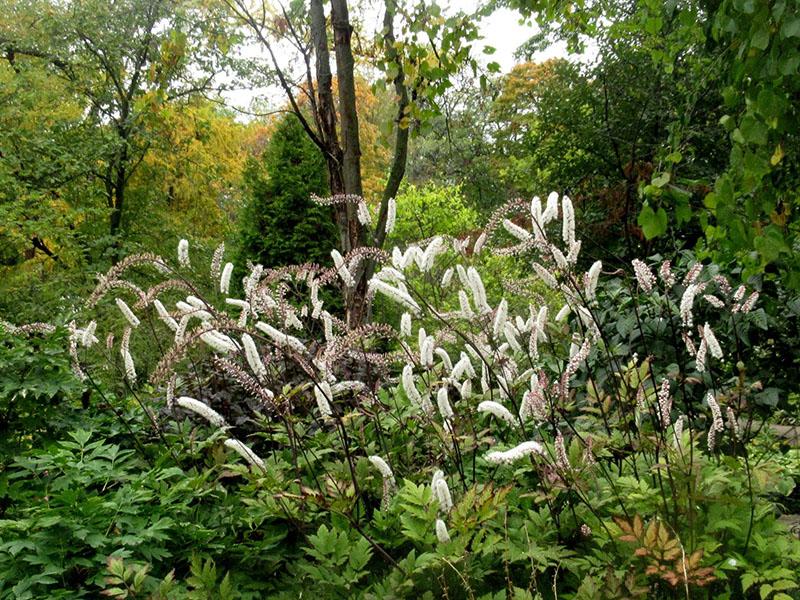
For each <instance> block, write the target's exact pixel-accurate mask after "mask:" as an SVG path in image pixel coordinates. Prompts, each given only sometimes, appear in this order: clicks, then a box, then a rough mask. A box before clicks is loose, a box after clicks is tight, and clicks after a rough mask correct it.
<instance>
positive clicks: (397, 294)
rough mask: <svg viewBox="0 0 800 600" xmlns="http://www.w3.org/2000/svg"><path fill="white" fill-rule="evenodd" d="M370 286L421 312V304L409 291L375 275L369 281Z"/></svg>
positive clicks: (415, 311)
mask: <svg viewBox="0 0 800 600" xmlns="http://www.w3.org/2000/svg"><path fill="white" fill-rule="evenodd" d="M369 288H370V289H371V290H375V291H377V292H380V293H382V294H384V295H385V296H387V297H389V298H391V299H392V300H394V301H395V302H397V303H398V304H402V305H403V306H405V307H406V308H408V309H410V310H411V311H412V312H413V313H414V314H419V312H420V308H419V304H417V302H416V301H415V300H414V299H413V298H412V297H411V296H410V295H409V294H408V292H405V291H403V290H401V289H399V288H396V287H394V286H391V285H389V284H388V283H386V282H385V281H381V280H380V279H375V278H374V277H373V278H372V279H370V281H369Z"/></svg>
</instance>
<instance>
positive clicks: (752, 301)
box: [741, 292, 758, 314]
mask: <svg viewBox="0 0 800 600" xmlns="http://www.w3.org/2000/svg"><path fill="white" fill-rule="evenodd" d="M757 301H758V292H753V293H752V294H750V296H749V297H748V298H747V300H746V301H745V303H744V304H742V308H741V310H742V312H743V313H745V314H747V313H749V312H750V311H751V310H753V308H754V307H755V305H756V302H757Z"/></svg>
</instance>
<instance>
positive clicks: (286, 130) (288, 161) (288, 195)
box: [238, 114, 338, 268]
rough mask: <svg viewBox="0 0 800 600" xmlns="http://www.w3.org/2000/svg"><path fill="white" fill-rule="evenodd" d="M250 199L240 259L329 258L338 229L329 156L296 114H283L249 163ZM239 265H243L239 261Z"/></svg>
mask: <svg viewBox="0 0 800 600" xmlns="http://www.w3.org/2000/svg"><path fill="white" fill-rule="evenodd" d="M246 183H247V187H248V192H249V193H248V200H247V203H246V205H245V207H244V210H243V211H242V215H241V217H240V226H239V232H240V235H239V242H240V257H239V258H240V260H239V261H238V262H239V264H240V265H241V266H244V263H245V260H250V261H252V262H253V263H260V264H262V265H264V266H265V267H277V266H281V265H291V264H300V263H303V262H315V263H320V264H329V263H330V262H331V258H330V252H331V250H332V249H333V248H335V247H336V245H337V240H338V233H337V230H336V226H335V224H334V221H333V215H332V212H331V209H330V207H327V206H319V205H317V204H315V203H314V202H312V201H311V195H312V194H317V195H319V196H323V197H324V196H325V195H327V194H328V184H327V177H326V170H325V161H324V158H323V156H322V154H321V152H320V151H319V149H318V148H317V147H316V146H315V145H314V143H313V142H311V140H309V138H308V136H307V135H306V133H305V131H303V127H302V125H301V124H300V121H299V120H298V119H297V117H296V116H295V115H293V114H288V115H286V116H285V117H284V118H283V119H281V120H280V121H279V122H278V124H277V126H276V128H275V131H274V133H273V134H272V137H271V138H270V140H269V142H268V144H267V147H266V149H265V150H264V153H263V154H262V156H261V158H260V160H259V159H255V160H254V161H253V162H252V163H251V164H250V165H249V166H248V169H247V173H246ZM240 268H241V267H240Z"/></svg>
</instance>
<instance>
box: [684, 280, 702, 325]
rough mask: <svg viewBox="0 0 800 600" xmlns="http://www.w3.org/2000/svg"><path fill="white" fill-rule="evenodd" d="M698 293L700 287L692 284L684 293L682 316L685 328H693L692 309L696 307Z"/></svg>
mask: <svg viewBox="0 0 800 600" xmlns="http://www.w3.org/2000/svg"><path fill="white" fill-rule="evenodd" d="M698 292H699V288H698V286H697V285H696V284H694V283H691V284H689V285H688V286H687V287H686V290H685V291H684V292H683V296H681V303H680V315H681V320H682V321H683V326H684V327H691V326H692V320H693V315H692V308H693V306H694V298H695V296H696V295H697V293H698Z"/></svg>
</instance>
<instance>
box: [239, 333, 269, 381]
mask: <svg viewBox="0 0 800 600" xmlns="http://www.w3.org/2000/svg"><path fill="white" fill-rule="evenodd" d="M242 344H244V355H245V358H246V359H247V364H248V365H250V369H251V370H252V371H253V373H255V375H256V377H257V378H258V379H259V380H260V381H262V382H263V381H264V380H265V379H266V378H267V369H266V367H264V363H263V362H262V360H261V357H260V356H259V354H258V348H257V347H256V343H255V342H254V341H253V338H252V337H250V336H249V335H248V334H246V333H243V334H242Z"/></svg>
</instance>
